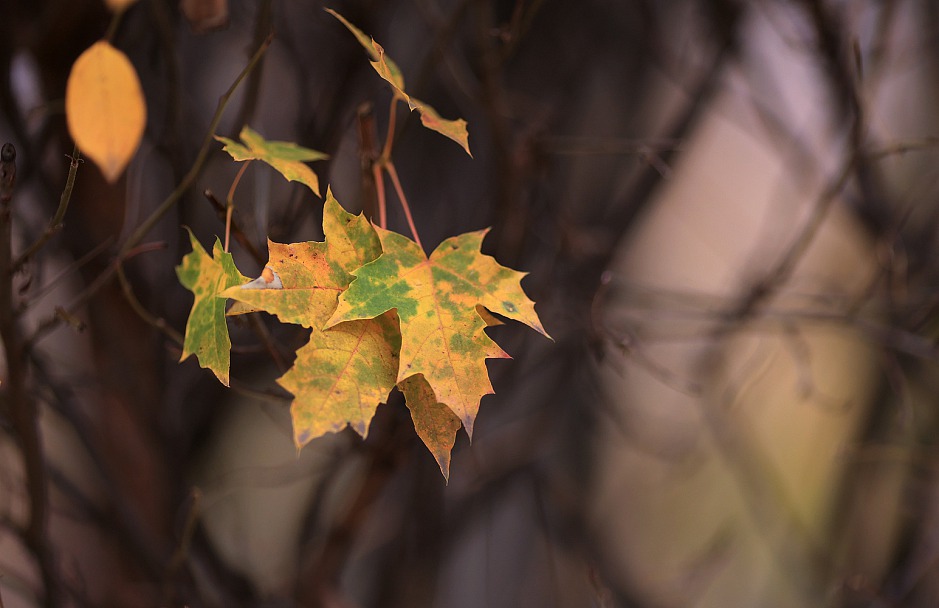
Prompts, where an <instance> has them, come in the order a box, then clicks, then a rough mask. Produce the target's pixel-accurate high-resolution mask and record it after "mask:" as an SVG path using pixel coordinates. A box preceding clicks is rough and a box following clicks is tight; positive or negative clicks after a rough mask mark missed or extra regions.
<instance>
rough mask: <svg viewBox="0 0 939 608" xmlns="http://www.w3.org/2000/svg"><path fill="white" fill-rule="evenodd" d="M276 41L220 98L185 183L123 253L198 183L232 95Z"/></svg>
mask: <svg viewBox="0 0 939 608" xmlns="http://www.w3.org/2000/svg"><path fill="white" fill-rule="evenodd" d="M273 40H274V34H273V33H271V34H270V35H269V36H268V37H267V38H266V39H265V40H264V42H263V43H262V44H261V46H260V47H258V50H257V51H255V53H254V55H253V56H252V57H251V60H250V61H249V62H248V65H246V66H245V68H244V69H243V70H242V71H241V73H240V74H238V77H237V78H235V81H234V82H233V83H232V85H231V86H230V87H229V88H228V90H227V91H225V93H224V94H223V95H222V96H221V97H220V98H219V100H218V106H217V107H216V109H215V114H214V115H213V116H212V121H211V122H210V123H209V129H208V131H207V132H206V134H205V138H204V139H203V140H202V147H201V148H199V154H198V155H197V156H196V160H195V162H193V164H192V167H191V168H190V169H189V172H188V173H187V174H186V176H185V177H184V178H183V181H181V182H180V183H179V185H178V186H176V189H175V190H173V191H172V192H171V193H170V195H169V196H167V197H166V200H164V201H163V202H162V203H160V206H159V207H157V208H156V209H155V210H154V211H153V213H152V214H150V217H148V218H147V219H146V220H144V222H143V223H142V224H141V225H140V226H139V227H138V228H137V230H135V231H134V232H133V234H131V235H130V236H129V237H128V238H127V240H126V241H125V242H124V245H123V246H122V247H121V252H122V253H123V252H126V251H127V250H128V249H131V248H133V247H135V246H136V245H137V244H139V243H140V241H142V240H143V238H144V237H145V236H146V235H147V234H148V233H149V232H150V231H151V230H152V229H153V227H154V226H155V225H156V223H157V222H159V221H160V219H161V218H162V217H163V216H164V215H166V213H167V212H168V211H169V210H170V209H172V208H173V206H174V205H175V204H176V203H177V202H178V201H179V199H180V198H182V196H183V194H185V193H186V191H187V190H189V187H190V186H192V184H193V182H195V181H196V177H197V176H198V175H199V174H200V173H201V172H202V165H203V164H204V163H205V160H206V158H208V155H209V150H210V149H211V148H212V143H213V142H214V141H215V130H216V129H217V128H218V124H219V123H220V122H221V120H222V115H223V114H224V113H225V107H226V106H227V105H228V102H229V100H230V99H231V97H232V95H234V93H235V90H236V89H237V88H238V85H240V84H241V82H242V81H243V80H244V79H245V76H247V75H248V74H249V73H250V72H251V70H252V69H253V68H254V66H255V65H257V63H258V61H260V59H261V57H262V56H263V55H264V53H265V52H266V51H267V49H268V47H270V45H271V42H273Z"/></svg>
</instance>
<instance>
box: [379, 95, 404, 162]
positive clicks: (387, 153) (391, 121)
mask: <svg viewBox="0 0 939 608" xmlns="http://www.w3.org/2000/svg"><path fill="white" fill-rule="evenodd" d="M399 99H401V97H400V96H399V94H398V93H397V91H396V92H395V94H394V95H393V96H392V97H391V107H389V108H388V132H387V133H385V146H384V147H383V148H382V149H381V159H380V160H379V162H381V163H387V162H389V161H390V160H391V149H392V148H393V147H394V140H395V117H396V116H397V114H398V113H397V111H396V110H397V109H398V100H399Z"/></svg>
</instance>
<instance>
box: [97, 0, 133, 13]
mask: <svg viewBox="0 0 939 608" xmlns="http://www.w3.org/2000/svg"><path fill="white" fill-rule="evenodd" d="M135 2H137V0H104V4H105V5H106V6H107V7H108V9H109V10H110V11H111V12H112V13H120V12H123V11H124V10H125V9H126V8H127V7H128V6H130V5H131V4H133V3H135Z"/></svg>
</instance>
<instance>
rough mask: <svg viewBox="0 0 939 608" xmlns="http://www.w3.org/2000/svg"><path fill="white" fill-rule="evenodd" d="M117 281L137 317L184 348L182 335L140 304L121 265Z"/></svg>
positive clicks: (118, 268)
mask: <svg viewBox="0 0 939 608" xmlns="http://www.w3.org/2000/svg"><path fill="white" fill-rule="evenodd" d="M117 279H118V281H119V282H120V284H121V291H123V292H124V298H125V299H126V300H127V303H128V304H130V307H131V308H132V309H133V311H134V312H135V313H137V316H139V317H140V318H141V319H143V320H144V321H145V322H146V323H147V324H148V325H152V326H153V327H155V328H157V329H159V330H160V331H161V332H163V333H164V334H166V336H167V337H168V338H169V339H170V340H172V341H173V342H175V343H176V344H179V345H180V346H182V344H183V336H182V334H180V333H179V332H178V331H176V330H175V329H173V328H172V327H171V326H170V324H169V323H167V322H166V320H165V319H163V318H161V317H155V316H153V315H152V314H150V312H149V311H148V310H147V309H146V308H144V306H143V304H141V303H140V300H138V299H137V296H136V295H134V289H133V287H132V286H131V284H130V281H128V280H127V275H126V274H125V273H124V266H123V265H121V264H119V265H118V266H117Z"/></svg>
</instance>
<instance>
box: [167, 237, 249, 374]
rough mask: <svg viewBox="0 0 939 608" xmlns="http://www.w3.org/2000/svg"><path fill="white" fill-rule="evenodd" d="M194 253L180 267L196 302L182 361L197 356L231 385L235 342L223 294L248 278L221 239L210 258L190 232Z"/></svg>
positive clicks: (179, 270)
mask: <svg viewBox="0 0 939 608" xmlns="http://www.w3.org/2000/svg"><path fill="white" fill-rule="evenodd" d="M189 241H190V243H191V244H192V252H191V253H189V254H187V255H186V256H184V257H183V261H182V263H181V264H180V265H179V266H177V267H176V275H177V276H178V277H179V282H180V283H182V284H183V286H184V287H185V288H186V289H188V290H189V291H191V292H192V293H193V296H195V300H194V301H193V304H192V310H191V311H190V312H189V320H188V321H187V322H186V336H185V338H184V340H183V354H182V357H181V358H180V361H184V360H185V359H186V358H188V357H189V356H190V355H193V354H194V355H196V358H197V359H198V360H199V365H200V366H201V367H203V368H207V369H210V370H212V372H213V373H214V374H215V376H216V377H217V378H218V379H219V381H220V382H221V383H222V384H224V385H225V386H228V383H229V368H230V364H231V340H230V339H229V337H228V325H227V324H226V321H225V300H223V299H221V298H219V294H220V293H222V292H223V291H225V290H226V289H227V288H229V287H232V286H234V285H240V284H242V283H244V282H245V281H247V280H248V279H247V278H246V277H245V276H244V275H242V274H241V273H240V272H238V269H237V268H235V262H234V260H233V259H232V257H231V254H230V253H226V252H225V251H223V250H222V244H221V243H220V242H219V240H218V238H216V239H215V246H214V248H213V250H212V254H213V255H212V256H210V255H209V254H208V253H207V252H206V250H205V249H203V248H202V245H201V244H200V243H199V241H198V239H196V237H195V236H194V235H193V234H192V231H189Z"/></svg>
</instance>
